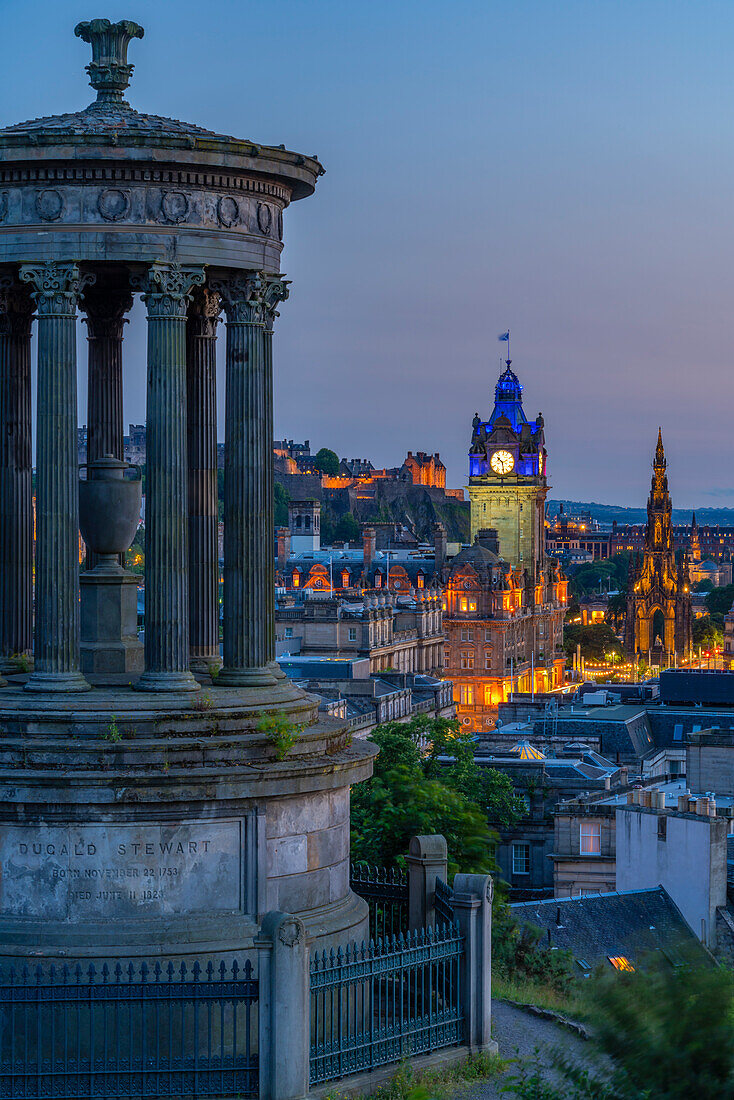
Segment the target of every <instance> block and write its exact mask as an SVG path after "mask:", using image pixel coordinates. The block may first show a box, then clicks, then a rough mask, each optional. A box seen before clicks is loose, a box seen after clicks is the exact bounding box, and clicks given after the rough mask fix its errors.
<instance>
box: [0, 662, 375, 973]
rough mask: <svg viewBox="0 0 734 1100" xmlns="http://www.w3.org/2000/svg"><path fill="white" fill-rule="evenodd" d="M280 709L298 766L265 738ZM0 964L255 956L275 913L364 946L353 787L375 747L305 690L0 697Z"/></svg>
mask: <svg viewBox="0 0 734 1100" xmlns="http://www.w3.org/2000/svg"><path fill="white" fill-rule="evenodd" d="M273 711H275V712H277V713H278V715H279V716H282V720H283V721H289V722H291V723H292V725H293V727H294V731H295V732H296V734H297V738H296V741H295V744H294V745H293V747H292V749H291V750H290V752H289V753H288V755H287V756H286V758H285V759H283V760H279V759H278V756H277V753H276V746H275V744H274V743H273V741H272V740H271V738H270V737H269V736H268V734H267V733H263V732H260V731H259V729H258V726H261V725H262V724H263V723H262V717H263V715H264V714H265V713H268V712H273ZM0 728H2V729H3V730H4V732H5V736H4V737H3V740H2V750H1V751H0V870H1V877H0V883H1V884H2V889H0V957H5V958H11V957H12V958H19V957H24V956H28V955H29V953H31V952H32V953H33V956H34V958H36V959H38V960H39V961H41V960H48V961H56V960H66V961H69V960H77V959H94V960H95V961H96V960H116V961H120V960H123V959H126V958H146V959H148V958H150V959H155V958H164V957H166V958H173V959H178V960H180V961H186V962H187V963H188V962H189V961H192V962H193V960H195V959H197V958H198V959H201V958H203V957H206V958H211V959H214V958H217V959H219V958H221V959H226V958H234V957H239V958H242V956H243V953H245V954H246V953H247V952H248V951H249V949H250V948H251V947H252V943H253V936H254V934H255V931H256V929H257V927H258V925H259V923H260V921H261V919H262V917H263V916H264V914H265V913H267V912H269V911H271V910H279V911H281V912H291V913H295V914H297V915H298V916H299V917H301V919H302V920H303V921H304V922H305V924H306V926H307V928H308V930H309V934H310V936H312V937H313V939H314V941H315V944H316V945H317V946H322V947H323V946H328V945H329V944H330V943H333V942H336V941H340V942H344V941H345V940H351V939H356V940H361V939H362V938H364V937H366V936H367V935H368V927H367V907H366V905H365V903H364V901H362V900H361V899H359V898H357V897H356V896H355V895H354V894H352V892H351V890H350V887H349V790H350V786H351V785H352V784H353V783H357V782H359V781H360V780H362V779H365V778H367V777H368V776H369V775H370V774H371V771H372V759H373V756H374V753H375V750H374V746H372V745H371V744H370V743H369V742H366V741H362V740H356V741H354V742H352V740H351V735H350V734H349V731H348V730H347V729H346V728H345V727H344V725H343V724H342V723H340V722H338V721H336V720H334V719H329V718H325V717H323V716H321V715H320V714H319V713H318V711H317V701H316V700H315V699H314V697H313V696H310V695H306V694H305V693H304V692H303V691H301V690H300V689H299V688H297V687H295V686H294V685H293V684H292V683H291V681H289V680H285V681H279V682H278V684H277V685H276V686H275V687H271V688H269V689H267V690H258V689H254V688H253V689H238V690H235V689H232V688H225V687H219V686H218V685H217V684H214V685H213V686H212V687H211V688H208V689H203V690H202V691H201V693H199V694H198V695H197V696H195V697H192V696H191V695H190V694H189V693H182V694H181V695H178V696H177V695H171V696H166V697H163V696H161V695H160V694H158V693H144V692H140V691H133V690H131V689H129V688H128V689H112V688H108V689H102V688H94V689H92V690H91V691H89V692H87V693H85V694H83V695H80V696H79V697H78V698H76V699H75V700H74V707H73V709H71V708H69V706H68V699H64V698H60V697H58V696H56V695H48V696H38V697H36V696H29V695H28V694H26V693H25V692H24V691H23V686H22V684H12V685H8V686H7V687H4V688H2V689H0Z"/></svg>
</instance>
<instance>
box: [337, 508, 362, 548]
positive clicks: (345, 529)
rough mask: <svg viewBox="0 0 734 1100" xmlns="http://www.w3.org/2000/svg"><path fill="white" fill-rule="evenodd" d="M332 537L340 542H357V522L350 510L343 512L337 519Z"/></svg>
mask: <svg viewBox="0 0 734 1100" xmlns="http://www.w3.org/2000/svg"><path fill="white" fill-rule="evenodd" d="M334 538H336V539H339V541H340V542H357V540H358V539H359V524H358V523H357V521H356V519H355V518H354V516H353V515H352V513H351V512H345V513H344V515H343V516H341V518H340V519H339V520H338V522H337V525H336V529H335V531H334Z"/></svg>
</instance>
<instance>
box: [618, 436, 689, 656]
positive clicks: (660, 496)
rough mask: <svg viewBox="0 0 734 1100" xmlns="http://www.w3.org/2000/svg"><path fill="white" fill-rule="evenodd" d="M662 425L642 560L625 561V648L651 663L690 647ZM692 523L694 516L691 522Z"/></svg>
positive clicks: (685, 572)
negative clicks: (628, 567) (627, 580)
mask: <svg viewBox="0 0 734 1100" xmlns="http://www.w3.org/2000/svg"><path fill="white" fill-rule="evenodd" d="M667 467H668V463H667V460H666V458H665V448H664V447H663V434H662V430H661V429H658V442H657V446H656V448H655V460H654V462H653V474H652V486H651V488H650V496H649V497H648V501H647V528H646V531H645V549H644V553H643V556H642V559H639V558H636V559H635V561H634V562H631V563H630V572H629V582H628V588H627V621H626V626H625V648H626V649H627V651H628V653H630V654H632V655H633V656H638V655H639V656H641V657H643V658H645V659H648V658H650V659H651V660H652V661H653V662H654V663H655V664H660V663H661V662H663V661H665V660H667V661H670V660H672V658H673V656H674V655H675V656H677V657H686V656H689V654H690V648H691V583H690V577H689V564H688V558H687V556H686V557H685V558H684V559H683V560H682V561H681V562H678V561H676V556H675V551H674V549H673V531H672V523H671V516H672V510H673V506H672V502H671V498H670V492H669V491H668V474H667ZM694 523H695V521H694Z"/></svg>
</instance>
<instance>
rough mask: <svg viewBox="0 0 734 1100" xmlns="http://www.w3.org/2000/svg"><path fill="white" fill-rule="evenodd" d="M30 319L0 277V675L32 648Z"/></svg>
mask: <svg viewBox="0 0 734 1100" xmlns="http://www.w3.org/2000/svg"><path fill="white" fill-rule="evenodd" d="M32 320H33V303H32V301H31V296H30V293H29V291H28V288H27V287H26V286H23V285H22V284H20V283H18V282H17V281H16V280H15V279H14V278H13V277H12V276H2V277H0V671H2V670H3V669H4V668H7V669H10V668H12V664H11V662H10V658H11V657H12V656H13V655H14V654H21V653H23V654H29V653H30V652H31V650H32V648H33V491H32V487H31V476H32V465H33V456H32V445H31V322H32Z"/></svg>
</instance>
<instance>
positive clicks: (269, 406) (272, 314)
mask: <svg viewBox="0 0 734 1100" xmlns="http://www.w3.org/2000/svg"><path fill="white" fill-rule="evenodd" d="M288 294H289V290H288V283H287V282H286V281H285V280H284V279H280V278H272V277H271V278H269V279H268V281H267V286H266V289H265V296H264V306H265V308H264V313H263V319H264V322H265V332H264V345H263V349H264V356H265V378H264V388H265V443H266V445H267V453H266V454H264V455H263V462H264V465H265V471H266V475H267V484H266V486H265V500H266V501H267V503H268V507H267V514H266V517H265V524H266V533H265V539H266V545H267V546H268V547H269V549H270V552H269V553H268V554H267V557H266V561H265V574H266V576H265V591H266V596H267V600H266V615H267V619H268V625H269V630H268V656H267V660H268V662H272V665H273V669H274V673H275V675H276V676H277V677H278V678H282V677H284V676H285V673H284V672H281V669H280V666H279V665H278V664H276V663H275V556H274V555H275V529H274V524H273V491H274V486H275V479H274V476H273V439H274V437H275V431H274V417H273V327H274V325H275V318H276V317H278V316H279V313H278V310H277V308H276V307H277V306H278V305H279V303H280V302H284V301H285V300H286V298H287V297H288Z"/></svg>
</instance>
